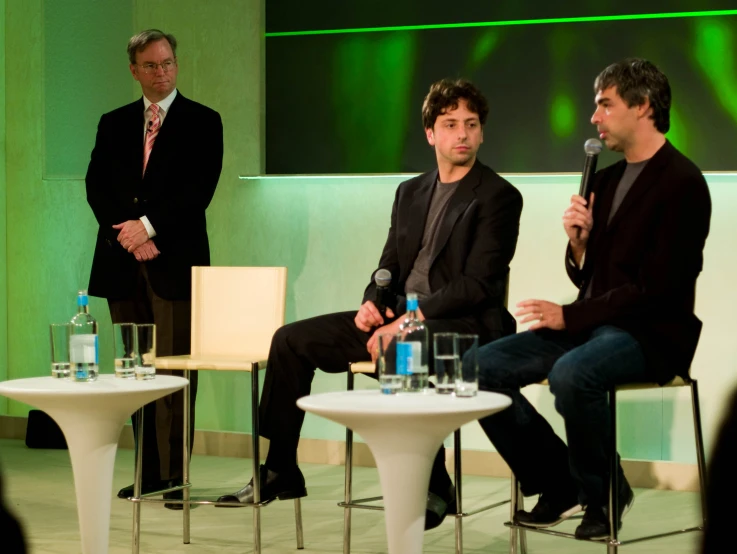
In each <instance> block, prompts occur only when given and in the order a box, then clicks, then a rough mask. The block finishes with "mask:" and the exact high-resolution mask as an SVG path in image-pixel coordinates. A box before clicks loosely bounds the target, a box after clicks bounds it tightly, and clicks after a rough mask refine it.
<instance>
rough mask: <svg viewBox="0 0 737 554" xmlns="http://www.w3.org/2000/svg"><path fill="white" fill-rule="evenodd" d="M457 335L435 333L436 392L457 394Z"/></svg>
mask: <svg viewBox="0 0 737 554" xmlns="http://www.w3.org/2000/svg"><path fill="white" fill-rule="evenodd" d="M457 336H458V335H457V334H456V333H435V334H434V335H433V353H434V358H435V379H436V383H435V392H437V393H438V394H452V393H453V392H455V386H456V385H455V381H456V372H457V368H458V344H457V342H456V337H457Z"/></svg>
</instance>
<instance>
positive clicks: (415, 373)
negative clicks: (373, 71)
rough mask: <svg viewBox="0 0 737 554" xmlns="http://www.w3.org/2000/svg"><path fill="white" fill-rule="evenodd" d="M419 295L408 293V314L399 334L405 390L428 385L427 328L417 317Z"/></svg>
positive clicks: (399, 365)
mask: <svg viewBox="0 0 737 554" xmlns="http://www.w3.org/2000/svg"><path fill="white" fill-rule="evenodd" d="M417 307H418V301H417V295H416V294H413V293H410V294H408V295H407V316H406V317H405V319H404V321H402V323H401V324H400V325H399V333H398V335H397V373H399V374H401V375H404V387H403V391H404V392H424V391H426V390H427V387H428V381H427V377H428V359H427V358H428V355H427V328H426V327H425V326H424V325H423V324H422V322H421V321H420V320H419V319H417Z"/></svg>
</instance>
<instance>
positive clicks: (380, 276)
mask: <svg viewBox="0 0 737 554" xmlns="http://www.w3.org/2000/svg"><path fill="white" fill-rule="evenodd" d="M391 282H392V274H391V272H390V271H389V270H388V269H380V270H378V271H377V272H376V273H375V274H374V283H376V286H377V287H388V286H389V284H390V283H391Z"/></svg>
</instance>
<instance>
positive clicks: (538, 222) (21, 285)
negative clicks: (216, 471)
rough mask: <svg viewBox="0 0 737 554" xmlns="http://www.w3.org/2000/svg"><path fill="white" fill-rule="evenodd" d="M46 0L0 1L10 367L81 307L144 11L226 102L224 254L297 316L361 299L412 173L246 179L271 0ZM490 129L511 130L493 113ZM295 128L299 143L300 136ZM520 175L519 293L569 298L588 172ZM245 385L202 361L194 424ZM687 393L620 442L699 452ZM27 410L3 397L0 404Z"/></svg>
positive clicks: (723, 222) (641, 406)
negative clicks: (574, 203)
mask: <svg viewBox="0 0 737 554" xmlns="http://www.w3.org/2000/svg"><path fill="white" fill-rule="evenodd" d="M52 2H53V0H46V1H44V0H0V7H2V6H4V7H5V9H4V10H0V12H2V13H3V14H4V24H3V25H0V29H3V31H4V32H5V49H4V51H3V55H2V56H0V63H3V62H4V64H5V71H4V72H0V73H1V74H2V76H1V77H0V79H3V78H4V79H5V80H4V82H3V83H0V84H2V86H0V105H2V106H3V107H4V108H5V109H4V113H5V114H6V118H5V120H4V127H1V126H0V137H2V139H3V140H4V141H5V138H6V137H8V140H7V141H6V143H5V148H4V149H2V153H3V154H4V155H5V156H6V157H5V159H3V158H2V155H3V154H0V164H2V167H4V171H3V172H2V175H3V176H4V177H6V180H3V179H2V177H0V233H2V236H3V240H2V241H0V259H1V260H2V261H3V262H4V263H3V270H2V271H0V379H4V378H18V377H29V376H35V375H46V374H47V373H48V370H49V369H48V368H49V365H48V360H49V356H48V339H47V335H48V324H49V323H50V322H52V321H59V320H66V319H68V318H69V317H71V315H72V313H73V312H74V310H75V305H74V299H75V293H76V290H77V289H78V288H79V287H84V286H86V283H87V279H88V276H89V267H90V263H91V258H92V248H93V244H94V234H95V231H96V224H95V221H94V218H93V217H92V214H91V211H90V209H89V207H88V206H87V203H86V200H85V194H84V182H83V180H82V177H83V174H84V171H85V168H86V160H87V157H88V155H89V152H90V150H91V149H92V146H93V140H94V131H95V126H96V123H97V120H98V119H99V116H100V115H101V113H102V112H103V111H105V110H108V109H112V108H113V107H115V106H116V105H118V104H121V103H123V102H126V101H130V100H133V99H135V98H137V97H138V96H139V95H140V89H138V85H137V83H135V82H134V81H133V79H132V78H130V77H129V75H128V68H127V61H126V58H125V42H126V40H127V38H128V37H129V36H130V35H132V34H133V33H134V32H136V31H138V30H141V29H145V28H148V27H154V26H155V27H159V28H162V29H164V30H166V31H168V32H171V33H174V34H175V35H176V36H177V38H178V39H179V43H180V44H179V50H178V56H179V61H180V74H179V89H180V90H181V91H182V93H183V94H185V95H187V96H189V97H191V98H193V99H195V100H198V101H200V102H203V103H205V104H207V105H209V106H211V107H213V108H215V109H216V110H218V111H219V112H220V113H221V115H222V117H223V122H224V133H225V159H224V166H223V173H222V177H221V179H220V184H219V186H218V190H217V192H216V194H215V198H214V200H213V202H212V205H211V207H210V209H209V211H208V229H209V232H210V237H211V244H212V259H213V264H214V265H284V266H287V267H288V268H289V278H288V291H287V292H288V301H287V319H288V321H294V320H296V319H303V318H305V317H309V316H313V315H318V314H321V313H326V312H331V311H337V310H347V309H355V308H356V307H357V305H358V303H359V302H360V299H361V295H362V291H363V288H364V286H365V284H366V280H367V278H368V275H369V274H370V272H371V270H372V269H374V266H375V263H376V261H377V260H378V257H379V253H380V251H381V247H382V245H383V242H384V239H385V237H386V232H387V229H388V226H389V215H390V210H391V202H392V199H393V195H394V190H395V188H396V185H397V183H398V182H399V181H400V180H401V178H400V177H398V176H359V177H342V178H319V177H301V178H300V177H291V178H254V179H249V180H239V179H238V176H239V175H252V176H253V175H258V174H260V173H262V171H263V160H264V156H263V140H262V137H263V136H264V132H263V106H264V98H263V59H264V49H263V4H262V2H261V1H260V0H221V1H219V2H218V3H217V7H218V9H217V10H215V9H213V3H210V2H200V1H195V0H177V1H175V0H158V1H156V0H148V1H142V0H140V1H134V0H128V1H121V2H117V3H115V5H114V6H113V3H99V2H95V1H94V0H75V1H74V2H69V3H65V5H66V6H67V7H68V10H65V11H64V12H63V13H62V12H59V11H58V10H57V11H54V10H55V9H56V8H51V9H50V5H51V4H52ZM108 4H109V8H103V7H101V6H108ZM93 5H94V9H90V10H89V12H88V13H87V14H86V15H85V17H82V16H81V15H80V14H81V12H84V11H85V9H86V8H87V7H90V6H93ZM53 14H56V15H54V16H53V17H52V15H53ZM100 29H107V30H109V32H105V33H101V32H100ZM69 33H71V35H69ZM101 41H103V42H105V44H104V45H103V44H102V42H101ZM113 42H115V44H113ZM95 45H100V47H99V48H95ZM59 64H62V65H63V66H64V68H65V70H63V71H62V70H60V68H59ZM116 68H117V69H116ZM96 71H99V73H97V72H96ZM101 76H102V78H100V77H101ZM113 84H114V85H115V86H112V85H113ZM3 94H4V96H3ZM285 109H288V107H285ZM88 112H89V113H88ZM417 132H418V133H420V132H422V131H421V129H419V128H418V129H417ZM486 132H487V133H494V132H501V130H497V129H494V128H493V125H492V126H490V127H489V128H488V129H487V131H486ZM290 140H292V139H291V138H290ZM293 142H294V143H295V144H296V145H297V147H298V145H299V141H293ZM510 179H512V181H513V182H514V183H515V184H516V185H517V186H518V187H519V188H520V190H521V191H522V193H523V195H524V197H525V209H524V212H523V221H522V226H521V235H520V243H519V247H518V253H517V256H516V257H515V260H514V262H513V267H512V283H511V290H510V302H511V303H514V302H516V301H519V300H522V299H524V298H527V297H530V296H538V297H544V298H549V299H551V300H558V301H561V302H563V301H567V300H570V299H571V298H572V296H573V294H574V292H575V291H574V290H573V289H572V287H571V286H570V283H568V281H567V279H566V277H565V274H564V272H563V268H562V263H561V259H562V258H561V256H562V254H561V252H562V251H563V250H562V249H563V247H564V236H563V233H562V231H561V229H560V215H561V211H562V209H563V207H564V206H563V205H564V204H565V202H566V199H567V198H568V197H569V196H570V194H571V192H572V191H575V190H577V187H578V183H577V182H576V179H577V177H576V176H575V175H573V176H571V175H568V176H535V175H529V176H512V177H510ZM709 182H710V185H711V186H712V194H713V195H714V205H715V215H714V221H713V230H712V236H711V237H710V239H709V242H708V243H707V264H706V267H705V270H704V275H703V276H702V278H701V279H700V282H699V296H698V305H697V311H698V313H699V315H700V316H701V317H702V319H703V320H704V321H705V329H704V336H703V337H702V341H701V345H700V348H699V352H698V354H697V359H696V361H695V364H694V371H695V374H696V375H697V376H698V377H699V379H700V381H701V386H702V389H701V391H702V401H703V405H702V408H703V411H704V426H705V430H706V432H707V436H708V437H710V436H711V435H712V434H713V432H714V428H715V426H716V422H717V421H718V417H719V415H720V410H721V406H722V405H723V400H724V398H725V396H726V394H727V393H728V391H729V389H730V387H731V385H732V383H734V382H735V380H736V378H737V375H736V374H735V367H737V364H735V362H736V361H737V351H734V348H733V347H732V345H733V344H734V340H733V337H734V335H735V333H737V323H732V322H731V321H730V318H729V317H727V315H729V314H725V313H724V309H723V306H725V305H736V304H737V289H735V287H733V286H732V285H733V283H734V281H735V280H737V260H734V261H733V260H732V258H733V257H729V256H724V255H721V253H723V252H731V251H732V249H733V247H732V246H731V240H730V237H734V236H735V232H737V229H736V228H735V227H736V226H737V223H735V221H734V220H733V217H732V215H731V214H732V213H734V211H735V209H737V176H735V175H722V176H710V177H709ZM6 228H7V230H8V232H7V234H6V233H5V230H6ZM6 245H7V251H6V250H5V247H6ZM733 291H734V292H733ZM6 308H7V314H6V313H5V311H6ZM91 311H92V313H93V314H94V315H95V316H96V317H97V318H98V319H99V320H100V322H101V345H102V351H103V359H102V370H103V372H111V371H112V364H111V361H112V360H111V344H110V343H111V340H110V318H109V314H108V311H107V306H106V304H105V302H104V301H101V300H99V299H93V302H92V305H91ZM6 321H7V326H6ZM6 360H7V369H6V365H5V361H6ZM363 382H364V383H366V381H363ZM344 386H345V377H344V376H343V375H327V374H322V373H318V376H317V377H316V379H315V381H314V389H313V390H314V391H316V392H318V391H325V390H340V389H342V388H343V387H344ZM248 387H249V377H248V376H247V375H232V374H226V375H224V374H213V373H207V372H205V373H203V374H202V375H201V386H200V393H199V397H198V413H197V426H198V428H200V429H212V430H227V431H243V432H246V431H248V430H249V429H250V417H249V410H250V407H249V405H248V402H247V401H246V400H245V399H246V398H247V392H248ZM538 389H540V388H538ZM538 389H535V388H531V390H530V391H528V392H527V394H528V395H529V396H530V397H531V399H532V400H533V401H534V402H535V404H536V405H537V406H538V407H539V409H540V410H541V411H542V412H543V413H545V414H546V415H549V416H550V417H551V418H552V419H553V421H554V427H555V428H556V429H557V430H559V431H560V432H562V424H561V422H560V421H559V420H558V419H556V417H557V416H555V414H554V410H553V407H552V400H551V398H550V395H549V392H548V391H546V390H542V389H541V390H538ZM685 392H686V391H675V392H673V391H661V390H655V391H649V392H646V393H640V394H637V395H635V394H632V395H625V396H624V397H623V398H622V403H623V405H622V409H621V410H620V414H621V417H622V423H623V424H624V425H622V428H623V429H624V430H625V432H624V433H623V436H622V440H623V442H622V453H623V455H624V456H626V457H636V458H645V459H654V460H660V459H664V460H674V461H689V462H691V461H693V460H694V458H693V446H692V438H691V437H692V435H691V428H690V419H689V417H690V404H689V403H688V396H687V394H685ZM0 402H2V401H0ZM27 410H28V407H27V406H25V405H22V404H19V403H15V402H10V403H9V405H6V404H4V403H0V413H7V414H10V415H24V414H25V413H26V412H27ZM303 436H304V437H310V438H327V439H336V440H340V439H342V438H343V436H344V435H343V430H342V429H341V428H340V427H338V426H337V425H333V424H330V423H328V422H326V421H324V420H321V419H318V418H315V417H312V416H308V418H307V420H306V423H305V428H304V433H303ZM464 442H465V446H466V447H467V448H475V449H490V446H489V443H488V441H487V440H486V439H485V437H483V435H482V434H481V433H480V431H479V429H478V426H472V427H470V428H469V433H468V435H467V437H465V438H464Z"/></svg>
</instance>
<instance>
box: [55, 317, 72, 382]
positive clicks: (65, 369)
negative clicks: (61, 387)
mask: <svg viewBox="0 0 737 554" xmlns="http://www.w3.org/2000/svg"><path fill="white" fill-rule="evenodd" d="M71 336H72V326H71V324H70V323H52V324H51V376H52V377H54V378H56V379H69V376H70V375H71V367H72V364H71V362H70V359H69V340H70V338H71Z"/></svg>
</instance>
